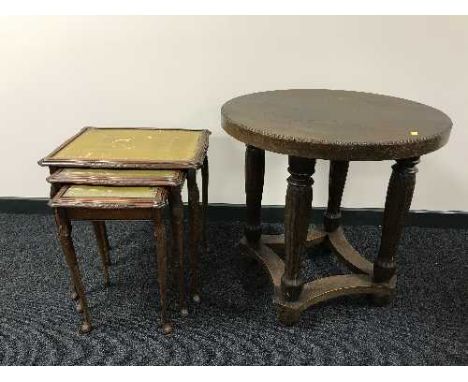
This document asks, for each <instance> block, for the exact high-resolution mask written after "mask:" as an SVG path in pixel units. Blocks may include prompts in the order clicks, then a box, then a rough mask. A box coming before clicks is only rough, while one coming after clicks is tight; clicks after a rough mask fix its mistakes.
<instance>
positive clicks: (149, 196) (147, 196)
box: [49, 185, 167, 209]
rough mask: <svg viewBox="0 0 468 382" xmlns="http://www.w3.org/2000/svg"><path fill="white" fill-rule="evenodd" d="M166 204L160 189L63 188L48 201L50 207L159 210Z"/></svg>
mask: <svg viewBox="0 0 468 382" xmlns="http://www.w3.org/2000/svg"><path fill="white" fill-rule="evenodd" d="M166 203H167V191H166V189H164V188H162V187H141V186H137V187H121V186H117V187H116V186H87V185H74V186H64V187H62V188H61V189H60V191H59V192H58V193H57V194H56V195H55V196H54V197H53V198H52V200H51V201H49V205H50V206H51V207H84V208H103V209H108V208H114V209H115V208H160V207H163V206H164V205H166Z"/></svg>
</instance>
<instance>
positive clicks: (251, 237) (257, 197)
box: [244, 145, 265, 245]
mask: <svg viewBox="0 0 468 382" xmlns="http://www.w3.org/2000/svg"><path fill="white" fill-rule="evenodd" d="M264 174H265V151H263V150H261V149H258V148H256V147H254V146H250V145H247V146H246V148H245V203H246V206H247V209H246V213H247V218H246V223H245V225H244V234H245V237H246V238H247V240H248V241H249V243H251V244H252V245H255V244H256V243H258V241H259V239H260V236H261V234H262V227H261V210H262V193H263V181H264Z"/></svg>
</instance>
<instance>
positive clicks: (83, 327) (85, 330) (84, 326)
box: [80, 321, 93, 334]
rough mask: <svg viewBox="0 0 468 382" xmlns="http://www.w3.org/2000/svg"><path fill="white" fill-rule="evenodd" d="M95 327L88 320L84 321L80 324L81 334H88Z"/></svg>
mask: <svg viewBox="0 0 468 382" xmlns="http://www.w3.org/2000/svg"><path fill="white" fill-rule="evenodd" d="M92 329H93V327H92V325H91V323H90V322H88V321H84V322H83V323H82V324H81V326H80V334H87V333H89V332H90V331H91V330H92Z"/></svg>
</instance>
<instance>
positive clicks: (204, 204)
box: [201, 155, 209, 254]
mask: <svg viewBox="0 0 468 382" xmlns="http://www.w3.org/2000/svg"><path fill="white" fill-rule="evenodd" d="M201 176H202V208H203V228H202V243H203V252H204V253H205V254H206V253H207V252H208V242H207V238H206V225H207V219H208V217H207V213H208V183H209V170H208V155H206V156H205V159H204V161H203V166H202V169H201Z"/></svg>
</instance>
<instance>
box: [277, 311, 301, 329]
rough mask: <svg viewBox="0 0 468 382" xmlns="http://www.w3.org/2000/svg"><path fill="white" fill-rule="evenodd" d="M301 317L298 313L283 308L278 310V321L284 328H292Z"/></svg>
mask: <svg viewBox="0 0 468 382" xmlns="http://www.w3.org/2000/svg"><path fill="white" fill-rule="evenodd" d="M300 317H301V312H300V311H295V310H291V309H288V308H284V307H279V308H278V320H279V321H280V322H281V323H282V324H283V325H285V326H292V325H294V324H295V323H296V322H297V321H299V318H300Z"/></svg>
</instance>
